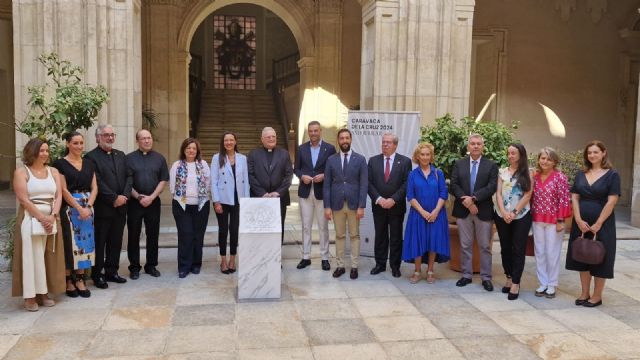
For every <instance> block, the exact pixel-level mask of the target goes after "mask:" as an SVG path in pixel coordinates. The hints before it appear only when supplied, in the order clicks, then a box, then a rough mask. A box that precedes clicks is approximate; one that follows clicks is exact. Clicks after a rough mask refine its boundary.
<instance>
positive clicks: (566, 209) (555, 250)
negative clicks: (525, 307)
mask: <svg viewBox="0 0 640 360" xmlns="http://www.w3.org/2000/svg"><path fill="white" fill-rule="evenodd" d="M559 161H560V158H559V157H558V154H557V153H556V152H555V151H554V150H553V149H552V148H550V147H545V148H543V149H541V150H540V153H539V154H538V161H537V163H536V168H537V169H536V172H535V175H534V177H533V195H532V197H531V213H532V215H533V240H534V244H535V253H536V268H537V269H536V272H537V275H538V281H539V282H540V286H539V287H538V289H536V293H535V294H536V296H538V297H542V296H545V297H547V298H549V299H551V298H554V297H555V296H556V287H558V274H559V273H560V252H561V251H562V238H563V236H564V220H565V219H566V218H568V217H570V216H571V204H570V202H569V199H570V195H569V183H568V181H567V177H566V176H565V175H564V174H563V173H562V172H561V171H559V170H557V169H556V166H557V165H558V162H559Z"/></svg>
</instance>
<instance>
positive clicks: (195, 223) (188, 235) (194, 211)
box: [171, 200, 211, 272]
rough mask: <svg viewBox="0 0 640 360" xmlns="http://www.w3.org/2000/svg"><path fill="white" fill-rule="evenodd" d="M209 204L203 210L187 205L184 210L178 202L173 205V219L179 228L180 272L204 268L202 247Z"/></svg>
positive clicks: (207, 220) (174, 201) (196, 206)
mask: <svg viewBox="0 0 640 360" xmlns="http://www.w3.org/2000/svg"><path fill="white" fill-rule="evenodd" d="M210 207H211V206H210V205H209V202H208V201H207V202H206V203H205V204H204V206H203V207H202V210H200V211H198V205H187V206H186V208H185V209H184V210H182V207H181V206H180V203H178V202H177V201H176V200H173V202H172V203H171V210H172V212H173V218H174V219H175V220H176V227H177V228H178V271H179V272H189V271H191V269H193V268H195V267H198V268H199V267H201V266H202V246H203V245H204V233H205V231H206V230H207V223H208V222H209V210H210Z"/></svg>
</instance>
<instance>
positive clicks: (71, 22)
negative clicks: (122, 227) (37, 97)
mask: <svg viewBox="0 0 640 360" xmlns="http://www.w3.org/2000/svg"><path fill="white" fill-rule="evenodd" d="M13 19H14V21H13V33H14V64H15V65H14V79H15V81H14V92H15V117H16V119H23V118H24V117H25V115H26V112H27V109H28V107H27V100H28V96H27V88H28V87H29V86H31V85H36V84H44V83H45V81H46V80H47V78H46V73H45V70H44V68H43V67H42V66H41V65H40V64H39V63H36V61H35V59H36V58H37V57H38V56H39V55H40V54H42V53H44V52H52V51H54V52H57V53H58V54H59V55H60V57H61V58H63V59H67V60H70V61H71V62H73V63H74V64H76V65H79V66H82V67H83V68H84V69H85V70H86V74H85V81H87V82H88V83H91V84H100V85H103V86H105V87H106V88H107V90H108V91H109V95H110V97H111V100H110V101H109V102H108V103H107V104H105V106H104V107H103V109H102V111H100V114H99V122H100V123H111V124H113V125H114V127H115V130H116V132H117V134H118V138H117V139H116V147H117V148H119V149H122V150H123V151H130V150H132V149H133V148H134V133H135V129H136V124H140V118H141V108H140V96H141V95H140V94H141V92H140V90H141V89H140V70H139V66H140V65H139V64H140V51H139V49H140V38H139V32H140V27H139V26H140V25H139V24H140V1H139V0H133V1H124V0H117V1H108V0H14V1H13ZM25 140H26V139H25V138H24V137H23V136H22V135H21V134H19V133H16V148H17V149H21V148H22V146H23V145H24V143H25ZM93 146H95V141H94V137H93V129H91V130H90V132H89V135H88V136H87V138H86V147H87V149H90V148H92V147H93Z"/></svg>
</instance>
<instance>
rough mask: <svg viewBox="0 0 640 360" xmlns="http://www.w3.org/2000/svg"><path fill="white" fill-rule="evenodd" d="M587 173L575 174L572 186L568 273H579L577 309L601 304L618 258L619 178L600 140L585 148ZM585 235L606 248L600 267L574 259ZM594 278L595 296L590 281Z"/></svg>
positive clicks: (584, 156)
mask: <svg viewBox="0 0 640 360" xmlns="http://www.w3.org/2000/svg"><path fill="white" fill-rule="evenodd" d="M583 158H584V167H585V168H584V171H580V172H578V173H577V174H576V179H575V181H574V182H573V186H572V187H571V204H572V207H573V226H572V227H571V235H570V236H569V247H568V249H567V264H566V268H567V270H575V271H579V272H580V285H581V286H582V292H581V294H580V297H578V298H577V299H576V301H575V303H576V305H577V306H586V307H596V306H599V305H602V291H603V290H604V284H605V281H606V279H613V265H614V263H615V258H616V218H615V214H614V212H613V209H614V207H615V206H616V203H617V202H618V199H619V198H620V175H618V172H617V171H616V170H615V169H613V166H612V165H611V163H610V162H609V159H608V156H607V148H606V147H605V146H604V144H603V143H602V142H601V141H597V140H593V141H591V142H589V143H588V144H587V146H585V148H584V153H583ZM581 234H585V237H594V236H595V237H596V240H597V241H600V242H602V244H603V245H604V247H605V250H606V252H605V256H604V260H603V261H602V263H601V264H598V265H589V264H584V263H581V262H579V261H576V260H574V259H573V257H572V256H571V251H572V245H573V241H574V240H575V239H576V238H577V237H578V236H580V235H581ZM592 277H593V279H594V281H593V282H594V288H593V294H590V292H591V278H592Z"/></svg>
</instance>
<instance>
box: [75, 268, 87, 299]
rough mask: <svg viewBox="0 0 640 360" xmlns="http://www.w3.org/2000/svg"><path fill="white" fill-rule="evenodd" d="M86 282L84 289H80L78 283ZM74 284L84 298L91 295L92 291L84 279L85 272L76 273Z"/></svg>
mask: <svg viewBox="0 0 640 360" xmlns="http://www.w3.org/2000/svg"><path fill="white" fill-rule="evenodd" d="M81 281H82V283H83V284H84V290H80V289H79V288H78V283H79V282H81ZM73 286H75V288H76V291H77V292H78V295H80V297H83V298H88V297H90V296H91V291H90V290H89V289H87V283H86V282H85V281H84V274H76V280H75V281H74V282H73Z"/></svg>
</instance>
